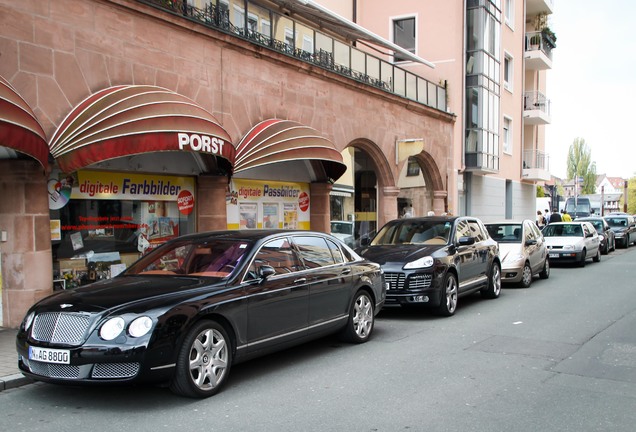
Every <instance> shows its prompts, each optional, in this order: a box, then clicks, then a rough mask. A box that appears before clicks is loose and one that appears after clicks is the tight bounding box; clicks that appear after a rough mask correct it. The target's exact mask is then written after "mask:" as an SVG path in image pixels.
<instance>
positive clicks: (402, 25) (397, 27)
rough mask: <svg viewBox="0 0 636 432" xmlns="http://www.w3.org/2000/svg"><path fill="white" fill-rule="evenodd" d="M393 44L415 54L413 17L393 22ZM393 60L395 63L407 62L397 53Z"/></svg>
mask: <svg viewBox="0 0 636 432" xmlns="http://www.w3.org/2000/svg"><path fill="white" fill-rule="evenodd" d="M393 43H394V44H396V45H398V46H400V47H402V48H404V49H405V50H407V51H410V52H412V53H413V54H415V17H408V18H399V19H394V20H393ZM393 58H394V60H395V62H401V61H407V60H408V59H406V58H404V57H401V56H400V55H399V54H397V53H395V54H394V57H393Z"/></svg>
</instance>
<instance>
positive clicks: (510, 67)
mask: <svg viewBox="0 0 636 432" xmlns="http://www.w3.org/2000/svg"><path fill="white" fill-rule="evenodd" d="M513 82H514V62H513V59H512V56H511V55H510V54H508V53H505V54H504V88H505V89H506V90H508V91H510V92H512V84H513Z"/></svg>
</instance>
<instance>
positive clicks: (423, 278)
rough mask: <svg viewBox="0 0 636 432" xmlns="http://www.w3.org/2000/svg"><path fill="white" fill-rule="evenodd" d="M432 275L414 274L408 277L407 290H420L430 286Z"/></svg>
mask: <svg viewBox="0 0 636 432" xmlns="http://www.w3.org/2000/svg"><path fill="white" fill-rule="evenodd" d="M432 280H433V275H431V274H416V275H412V276H411V277H409V286H408V289H409V290H421V289H426V288H428V287H430V286H431V282H432Z"/></svg>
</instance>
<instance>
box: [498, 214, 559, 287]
mask: <svg viewBox="0 0 636 432" xmlns="http://www.w3.org/2000/svg"><path fill="white" fill-rule="evenodd" d="M486 229H488V233H489V234H490V236H491V237H492V238H493V239H494V240H495V241H496V242H497V243H499V256H500V257H501V281H502V282H508V283H518V284H519V285H521V286H522V287H524V288H527V287H529V286H530V284H531V283H532V277H533V276H534V275H539V277H540V278H541V279H547V278H548V277H550V261H549V259H548V251H547V248H546V244H545V240H544V238H543V234H541V231H539V228H537V225H536V224H535V222H534V221H531V220H529V219H525V220H523V221H520V222H519V221H505V222H493V223H487V224H486Z"/></svg>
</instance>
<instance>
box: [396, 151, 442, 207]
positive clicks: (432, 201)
mask: <svg viewBox="0 0 636 432" xmlns="http://www.w3.org/2000/svg"><path fill="white" fill-rule="evenodd" d="M398 187H399V188H400V192H399V195H398V199H397V201H398V214H399V215H400V216H402V215H403V214H404V211H405V209H406V208H407V207H408V206H412V207H413V209H414V214H413V216H426V215H427V214H428V213H429V212H431V211H432V212H434V213H435V214H436V215H441V214H442V213H446V212H448V211H449V209H448V204H447V201H446V199H447V196H448V193H447V191H446V188H445V186H444V181H443V179H442V176H441V174H440V171H439V168H438V166H437V163H435V160H434V159H433V157H432V156H431V155H430V154H429V153H428V152H426V151H425V150H423V151H421V152H420V153H417V154H414V155H412V156H409V157H408V158H407V160H406V162H405V163H404V165H403V167H402V169H401V171H400V175H399V178H398Z"/></svg>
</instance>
